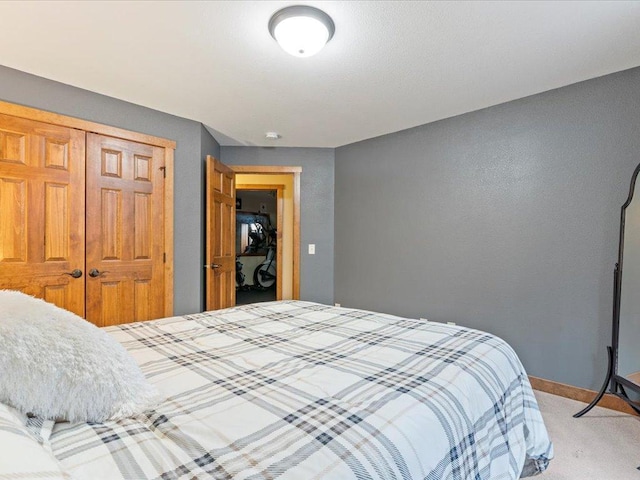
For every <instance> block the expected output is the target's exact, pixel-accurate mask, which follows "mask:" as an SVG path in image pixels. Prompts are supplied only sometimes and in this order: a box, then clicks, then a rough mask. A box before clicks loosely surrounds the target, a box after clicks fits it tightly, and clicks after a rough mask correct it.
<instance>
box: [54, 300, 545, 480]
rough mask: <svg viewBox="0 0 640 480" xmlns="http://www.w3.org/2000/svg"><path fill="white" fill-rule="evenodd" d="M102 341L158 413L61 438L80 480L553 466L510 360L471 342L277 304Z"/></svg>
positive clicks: (119, 332) (495, 471)
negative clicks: (159, 399)
mask: <svg viewBox="0 0 640 480" xmlns="http://www.w3.org/2000/svg"><path fill="white" fill-rule="evenodd" d="M107 331H108V332H109V333H110V334H112V335H113V336H114V337H116V338H117V339H118V340H119V341H120V342H121V343H122V344H123V345H124V346H125V347H126V348H127V349H128V350H129V352H131V354H132V355H133V356H134V357H135V358H136V360H137V361H138V362H139V363H140V365H141V367H142V370H143V372H144V373H145V375H146V376H147V377H148V378H149V379H150V380H151V381H152V382H153V383H155V384H157V385H158V386H159V388H160V389H161V391H162V393H163V394H164V395H166V400H165V401H164V402H163V403H162V404H161V405H160V406H159V407H158V408H157V409H156V410H153V411H149V412H146V413H145V414H142V415H139V416H137V417H136V418H132V419H126V420H122V421H118V422H107V423H104V424H75V425H70V424H68V423H58V424H56V425H55V427H54V430H53V433H52V435H51V439H50V441H51V448H52V450H53V453H54V455H55V456H56V458H57V459H58V460H59V461H60V463H61V465H62V466H63V468H65V470H67V471H68V472H69V473H71V474H72V475H73V476H74V477H75V478H77V479H112V478H113V479H117V478H127V479H147V478H153V479H167V480H169V479H194V478H221V479H222V478H233V479H270V478H282V479H296V480H310V479H319V478H322V479H350V478H357V479H442V478H447V479H462V480H467V479H515V478H518V477H519V476H520V474H521V472H522V471H523V468H524V469H525V471H527V472H540V471H543V470H544V469H545V468H546V467H547V464H548V461H549V459H550V458H551V457H552V446H551V443H550V441H549V438H548V436H547V432H546V429H545V427H544V424H543V421H542V418H541V416H540V412H539V411H538V407H537V404H536V401H535V398H534V396H533V393H532V390H531V387H530V385H529V382H528V379H527V376H526V374H525V372H524V370H523V368H522V365H521V364H520V361H519V360H518V358H517V356H516V354H515V353H514V352H513V350H512V349H511V348H510V347H509V346H508V345H507V344H506V343H505V342H503V341H502V340H500V339H498V338H496V337H495V336H492V335H490V334H487V333H484V332H480V331H477V330H470V329H466V328H461V327H456V326H449V325H443V324H438V323H432V322H427V321H424V320H422V321H420V320H413V319H408V318H400V317H394V316H390V315H383V314H379V313H373V312H367V311H362V310H353V309H346V308H336V307H330V306H326V305H319V304H315V303H308V302H300V301H283V302H271V303H263V304H253V305H246V306H240V307H236V308H231V309H226V310H220V311H216V312H207V313H202V314H197V315H187V316H184V317H173V318H166V319H161V320H156V321H152V322H145V323H135V324H128V325H121V326H118V327H110V328H108V329H107ZM105 360H106V361H108V359H105ZM525 463H526V465H525Z"/></svg>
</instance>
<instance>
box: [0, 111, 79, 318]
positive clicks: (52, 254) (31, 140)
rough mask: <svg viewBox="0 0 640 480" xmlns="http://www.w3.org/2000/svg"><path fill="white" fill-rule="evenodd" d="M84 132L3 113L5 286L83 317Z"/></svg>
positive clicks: (0, 265) (0, 194)
mask: <svg viewBox="0 0 640 480" xmlns="http://www.w3.org/2000/svg"><path fill="white" fill-rule="evenodd" d="M84 187H85V134H84V132H81V131H78V130H74V129H71V128H66V127H58V126H54V125H49V124H45V123H41V122H36V121H33V120H26V119H22V118H17V117H11V116H8V115H0V216H1V221H0V288H3V289H5V288H6V289H12V290H20V291H23V292H25V293H28V294H30V295H33V296H36V297H39V298H44V299H45V300H47V301H49V302H52V303H54V304H56V305H58V306H59V307H62V308H66V309H67V310H70V311H72V312H74V313H76V314H77V315H80V316H84V313H85V302H84V276H81V277H79V278H74V277H72V276H71V275H67V274H69V273H71V272H72V271H74V270H79V271H80V272H84V258H85V237H84V211H85V210H84V206H85V199H84Z"/></svg>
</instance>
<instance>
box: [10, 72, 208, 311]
mask: <svg viewBox="0 0 640 480" xmlns="http://www.w3.org/2000/svg"><path fill="white" fill-rule="evenodd" d="M0 99H1V100H4V101H7V102H12V103H18V104H21V105H27V106H30V107H35V108H39V109H42V110H48V111H52V112H56V113H60V114H64V115H69V116H73V117H77V118H82V119H86V120H91V121H95V122H99V123H103V124H107V125H113V126H117V127H120V128H125V129H127V130H133V131H137V132H142V133H147V134H150V135H155V136H159V137H164V138H169V139H171V140H175V141H176V142H177V148H176V151H175V222H174V229H175V232H176V233H175V258H174V260H175V266H174V268H175V290H174V306H175V312H176V314H182V313H192V312H197V311H201V309H202V304H203V300H202V298H203V287H202V285H203V283H202V282H203V280H202V265H203V262H202V255H201V256H200V257H199V256H198V255H194V254H193V252H202V244H203V242H202V235H203V231H204V230H203V227H202V224H203V215H202V208H201V205H202V202H203V200H202V196H203V195H202V192H203V190H202V188H201V185H202V177H203V175H202V164H203V162H202V156H203V154H204V152H205V151H206V152H209V151H210V150H213V151H214V153H215V152H218V153H219V146H218V144H217V143H216V141H215V140H214V139H213V137H211V135H210V134H208V132H206V130H205V129H203V128H202V125H201V124H200V123H198V122H194V121H191V120H187V119H184V118H180V117H176V116H173V115H169V114H166V113H162V112H159V111H157V110H152V109H149V108H145V107H141V106H138V105H134V104H132V103H128V102H123V101H121V100H117V99H114V98H111V97H107V96H105V95H100V94H97V93H93V92H89V91H87V90H82V89H80V88H75V87H72V86H69V85H65V84H62V83H59V82H54V81H51V80H47V79H44V78H41V77H37V76H34V75H29V74H27V73H23V72H20V71H18V70H14V69H10V68H7V67H3V66H0ZM203 132H206V134H207V136H208V137H205V136H204V133H203Z"/></svg>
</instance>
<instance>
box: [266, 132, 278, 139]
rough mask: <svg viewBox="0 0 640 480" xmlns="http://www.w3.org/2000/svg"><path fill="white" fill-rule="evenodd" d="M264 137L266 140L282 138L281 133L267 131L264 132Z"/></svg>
mask: <svg viewBox="0 0 640 480" xmlns="http://www.w3.org/2000/svg"><path fill="white" fill-rule="evenodd" d="M264 138H266V139H267V140H278V139H279V138H282V135H280V134H279V133H278V132H267V133H265V134H264Z"/></svg>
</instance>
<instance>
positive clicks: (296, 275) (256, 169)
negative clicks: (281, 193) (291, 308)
mask: <svg viewBox="0 0 640 480" xmlns="http://www.w3.org/2000/svg"><path fill="white" fill-rule="evenodd" d="M229 167H230V168H231V169H233V170H234V171H235V172H236V173H241V174H248V175H252V174H253V175H291V177H292V180H293V265H292V269H293V278H292V282H293V285H292V297H293V299H294V300H299V299H300V174H301V173H302V167H299V166H285V165H271V166H264V165H229ZM244 187H250V188H251V189H254V185H251V186H248V185H244ZM255 187H258V185H256V186H255ZM255 189H256V190H257V189H258V188H255ZM271 190H273V188H272V189H271ZM278 219H280V214H278ZM278 234H279V232H278ZM278 277H281V275H279V276H278Z"/></svg>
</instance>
